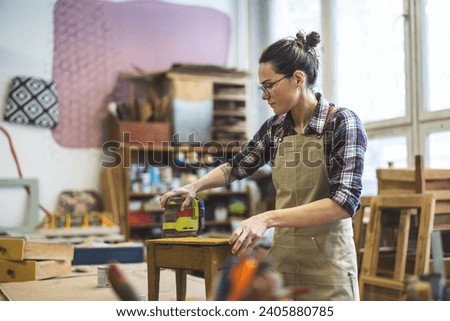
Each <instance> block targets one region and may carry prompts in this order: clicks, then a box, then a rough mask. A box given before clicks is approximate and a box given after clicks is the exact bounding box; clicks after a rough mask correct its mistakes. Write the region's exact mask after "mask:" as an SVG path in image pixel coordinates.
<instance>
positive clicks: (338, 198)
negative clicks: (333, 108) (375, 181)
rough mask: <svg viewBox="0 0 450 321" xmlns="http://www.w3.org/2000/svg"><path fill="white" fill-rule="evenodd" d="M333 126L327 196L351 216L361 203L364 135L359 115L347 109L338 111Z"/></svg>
mask: <svg viewBox="0 0 450 321" xmlns="http://www.w3.org/2000/svg"><path fill="white" fill-rule="evenodd" d="M334 126H335V127H334V130H333V133H332V140H331V144H330V145H329V148H331V150H330V151H329V152H330V164H328V165H329V166H330V171H329V173H330V177H329V181H330V192H329V197H330V198H331V199H333V200H334V201H335V202H337V203H338V204H340V205H341V206H342V207H343V208H345V209H346V210H347V211H348V213H349V214H350V216H352V217H353V216H354V215H355V213H356V211H357V210H358V208H359V206H360V196H361V191H362V175H363V171H364V154H365V152H366V149H367V135H366V133H365V130H364V127H363V125H362V123H361V121H360V119H359V118H358V116H357V115H356V114H355V113H353V112H352V111H350V110H348V109H343V110H341V111H340V112H338V116H337V118H336V122H335V124H334Z"/></svg>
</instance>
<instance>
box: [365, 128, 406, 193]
mask: <svg viewBox="0 0 450 321" xmlns="http://www.w3.org/2000/svg"><path fill="white" fill-rule="evenodd" d="M407 165H408V148H407V140H406V136H404V135H403V136H400V135H399V136H388V137H374V138H370V137H369V144H368V146H367V152H366V156H365V163H364V177H363V193H362V194H363V195H376V194H377V193H378V189H377V176H376V170H377V168H388V167H396V168H403V167H407Z"/></svg>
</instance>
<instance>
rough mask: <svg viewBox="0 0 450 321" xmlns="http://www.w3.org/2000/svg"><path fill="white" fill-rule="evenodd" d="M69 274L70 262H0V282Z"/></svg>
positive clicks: (41, 278) (31, 279)
mask: <svg viewBox="0 0 450 321" xmlns="http://www.w3.org/2000/svg"><path fill="white" fill-rule="evenodd" d="M70 272H71V264H70V261H55V260H48V261H35V260H25V261H4V260H0V282H23V281H33V280H43V279H48V278H53V277H56V276H63V275H67V274H69V273H70Z"/></svg>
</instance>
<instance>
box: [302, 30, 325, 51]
mask: <svg viewBox="0 0 450 321" xmlns="http://www.w3.org/2000/svg"><path fill="white" fill-rule="evenodd" d="M297 35H298V34H297ZM305 42H306V44H307V45H308V46H309V47H313V48H314V47H316V46H317V45H318V44H319V42H320V35H319V33H317V32H316V31H311V32H310V33H308V34H307V35H306V41H305Z"/></svg>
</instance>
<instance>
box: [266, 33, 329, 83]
mask: <svg viewBox="0 0 450 321" xmlns="http://www.w3.org/2000/svg"><path fill="white" fill-rule="evenodd" d="M319 42H320V35H319V34H318V33H317V32H315V31H312V32H310V33H308V34H307V35H306V36H305V33H304V32H302V31H299V32H298V33H297V34H296V35H295V38H294V37H291V38H284V39H280V40H278V41H277V42H275V43H273V44H271V45H270V46H269V47H267V48H266V49H265V50H264V51H263V53H262V54H261V57H260V58H259V63H265V62H270V63H272V65H273V68H274V70H275V72H277V73H279V74H283V75H285V76H288V75H292V74H293V73H294V71H296V70H301V71H303V72H304V73H305V74H306V76H307V85H308V87H312V86H314V84H315V83H316V80H317V74H318V72H319V55H318V53H317V50H316V48H315V47H316V46H317V45H318V44H319Z"/></svg>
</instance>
